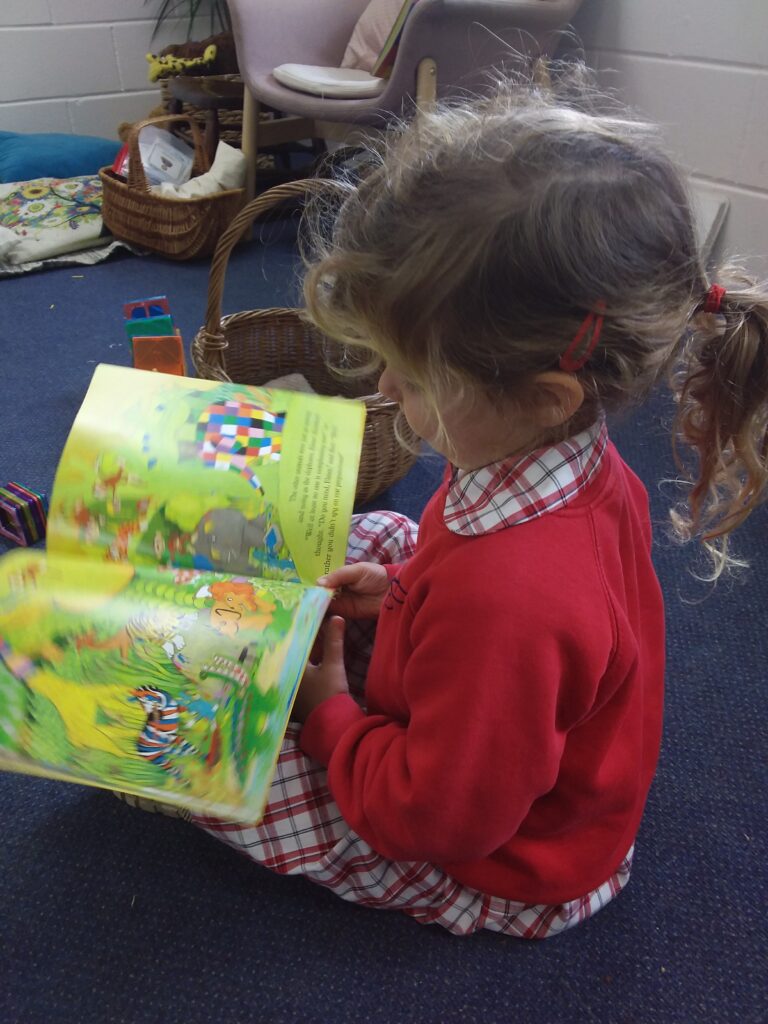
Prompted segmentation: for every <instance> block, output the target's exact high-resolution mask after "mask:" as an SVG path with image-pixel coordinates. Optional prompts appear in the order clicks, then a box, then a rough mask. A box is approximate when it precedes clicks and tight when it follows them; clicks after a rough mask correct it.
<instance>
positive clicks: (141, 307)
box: [123, 295, 171, 320]
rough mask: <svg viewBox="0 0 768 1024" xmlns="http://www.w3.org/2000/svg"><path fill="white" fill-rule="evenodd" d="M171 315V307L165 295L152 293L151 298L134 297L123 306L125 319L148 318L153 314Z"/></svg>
mask: <svg viewBox="0 0 768 1024" xmlns="http://www.w3.org/2000/svg"><path fill="white" fill-rule="evenodd" d="M163 314H165V315H166V316H170V315H171V307H170V306H169V305H168V299H167V298H166V297H165V295H154V296H153V297H152V298H151V299H134V300H133V302H126V303H125V305H124V306H123V317H124V318H125V319H126V320H149V319H150V317H153V316H162V315H163Z"/></svg>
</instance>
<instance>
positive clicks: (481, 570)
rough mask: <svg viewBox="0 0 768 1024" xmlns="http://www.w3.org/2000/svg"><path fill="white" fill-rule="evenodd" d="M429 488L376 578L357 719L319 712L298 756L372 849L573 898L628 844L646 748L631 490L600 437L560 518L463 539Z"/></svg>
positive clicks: (651, 734)
mask: <svg viewBox="0 0 768 1024" xmlns="http://www.w3.org/2000/svg"><path fill="white" fill-rule="evenodd" d="M447 486H448V485H447V483H446V484H444V485H443V487H442V488H441V489H440V490H439V491H438V492H437V493H436V494H435V495H434V496H433V498H432V500H431V501H430V503H429V504H428V505H427V508H426V509H425V511H424V515H423V517H422V520H421V524H420V529H419V540H418V545H417V550H416V553H415V555H414V556H413V557H412V558H411V559H410V560H409V561H407V562H405V563H403V564H402V565H401V566H398V567H396V570H397V571H396V573H395V574H393V576H394V578H393V581H392V587H391V590H390V595H389V597H388V598H387V600H386V601H385V602H384V606H383V608H382V611H381V614H380V617H379V622H378V627H377V635H376V643H375V645H374V651H373V656H372V659H371V663H370V668H369V672H368V676H367V680H366V697H367V701H368V713H367V714H365V713H364V712H363V711H361V710H360V708H359V707H358V706H357V704H356V703H355V702H354V701H353V700H352V698H351V697H348V696H346V695H340V696H337V697H333V698H331V699H330V700H327V701H324V702H323V703H322V704H321V705H319V706H318V707H317V708H316V709H315V710H314V711H313V712H312V713H311V715H310V716H309V718H308V720H307V722H306V724H305V726H304V728H303V730H302V733H301V746H302V748H303V750H304V751H305V753H307V754H308V755H309V756H311V757H313V758H314V759H316V760H317V761H319V762H321V763H322V764H324V765H327V767H328V779H329V786H330V789H331V793H332V794H333V797H334V799H335V800H336V802H337V803H338V806H339V808H340V810H341V812H342V814H343V815H344V818H345V820H346V821H347V823H348V824H349V825H350V827H351V828H352V829H353V830H355V831H356V832H357V833H358V834H359V835H360V836H362V837H363V839H365V840H366V841H367V842H368V843H370V845H371V846H372V847H373V848H374V849H375V850H377V851H378V852H379V853H380V854H382V855H383V856H385V857H387V858H389V859H392V860H401V861H402V860H413V861H427V862H430V863H434V864H436V865H438V866H439V867H440V868H442V869H443V870H444V871H446V872H447V873H448V874H449V875H451V876H452V877H454V878H456V879H457V880H458V881H459V882H461V883H463V884H464V885H467V886H471V887H473V888H476V889H478V890H480V891H481V892H484V893H488V894H491V895H495V896H501V897H506V898H508V899H514V900H520V901H523V902H525V903H548V904H556V903H561V902H564V901H566V900H570V899H575V898H577V897H579V896H582V895H585V894H586V893H588V892H589V891H590V890H592V889H594V888H596V887H597V886H598V885H600V884H601V883H602V882H604V881H605V880H606V879H607V878H608V877H609V876H610V875H611V874H612V873H613V872H614V870H615V869H616V868H617V866H618V864H619V862H620V861H621V860H622V858H623V857H624V855H625V854H626V853H627V850H628V849H629V847H630V846H631V844H632V842H633V841H634V838H635V834H636V832H637V829H638V826H639V824H640V818H641V815H642V812H643V807H644V804H645V800H646V796H647V793H648V789H649V786H650V784H651V780H652V778H653V774H654V770H655V766H656V760H657V756H658V750H659V743H660V737H661V718H662V696H663V675H664V615H663V606H662V599H661V593H660V588H659V584H658V581H657V579H656V575H655V573H654V570H653V566H652V564H651V557H650V541H651V537H650V524H649V512H648V500H647V495H646V493H645V489H644V488H643V485H642V484H641V483H640V481H639V480H638V479H637V478H636V477H635V476H634V474H633V473H632V472H631V470H629V469H628V467H627V466H626V465H625V464H624V462H623V461H622V460H621V458H620V456H619V455H618V453H617V452H616V450H615V448H613V446H612V445H609V447H608V450H607V451H606V454H605V457H604V459H603V461H602V464H601V466H600V468H599V470H598V471H597V472H596V473H595V475H594V477H593V478H592V480H590V482H589V483H588V484H587V486H586V487H585V488H584V490H582V491H581V492H580V493H579V494H578V495H577V496H576V497H575V498H574V499H573V500H572V501H571V502H570V503H569V504H568V505H566V506H565V507H564V508H560V509H557V510H555V511H551V512H548V513H547V514H545V515H542V516H541V517H540V518H537V519H533V520H531V521H529V522H526V523H521V524H519V525H515V526H512V527H509V528H507V529H502V530H499V531H498V532H492V533H486V534H483V535H481V536H474V537H472V536H463V535H460V534H457V533H454V532H451V530H449V529H448V527H447V526H446V525H445V522H444V519H443V510H444V507H445V499H446V493H447Z"/></svg>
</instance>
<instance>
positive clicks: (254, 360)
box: [192, 179, 418, 501]
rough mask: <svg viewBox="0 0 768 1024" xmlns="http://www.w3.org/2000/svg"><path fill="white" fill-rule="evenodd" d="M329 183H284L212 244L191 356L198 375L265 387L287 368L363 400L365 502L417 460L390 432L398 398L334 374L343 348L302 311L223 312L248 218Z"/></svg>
mask: <svg viewBox="0 0 768 1024" xmlns="http://www.w3.org/2000/svg"><path fill="white" fill-rule="evenodd" d="M327 188H328V184H327V182H323V181H322V180H321V179H305V180H303V181H296V182H288V183H286V184H284V185H278V186H277V187H275V188H272V189H270V190H269V191H268V192H264V193H263V194H262V195H261V196H259V197H258V198H257V199H254V200H253V201H252V202H251V203H249V204H248V205H247V206H246V207H244V208H243V209H242V210H241V211H240V213H239V214H238V215H237V217H236V218H235V219H234V221H233V222H232V224H231V225H230V227H229V228H228V229H227V230H226V231H225V233H224V234H223V235H222V236H221V239H220V240H219V244H218V246H217V247H216V252H215V254H214V257H213V261H212V263H211V274H210V279H209V284H208V307H207V310H206V317H205V325H204V326H203V327H201V328H200V330H199V331H198V332H197V334H196V335H195V338H194V341H193V342H192V362H193V363H194V366H195V369H196V370H197V373H198V376H200V377H205V378H208V379H210V380H223V381H234V382H236V383H238V384H259V385H264V384H266V383H267V382H268V381H270V380H273V379H274V378H276V377H282V376H284V375H285V374H288V373H301V374H303V375H304V377H305V378H306V379H307V381H308V382H309V384H310V385H311V386H312V388H313V389H314V390H315V391H316V392H317V393H318V394H321V395H341V396H342V397H344V398H356V399H358V400H360V401H362V402H364V403H365V408H366V418H365V435H364V438H363V451H362V456H361V460H360V472H359V475H358V480H357V490H356V494H355V497H356V499H357V500H358V501H370V500H371V498H374V497H375V496H376V495H377V494H380V493H381V492H382V491H384V490H386V489H387V487H389V486H390V484H392V483H394V482H395V480H399V479H400V477H402V476H404V475H405V473H407V472H408V470H409V469H410V468H411V466H412V465H413V463H414V461H415V459H416V455H415V453H414V452H413V451H410V450H409V448H408V447H405V446H404V444H403V443H401V441H400V440H399V439H398V437H397V436H396V434H395V419H396V417H397V413H398V406H397V404H396V403H395V402H393V401H391V400H390V399H388V398H386V397H385V396H384V395H382V394H381V393H380V392H377V391H376V390H375V388H376V378H375V377H373V378H371V377H368V378H365V377H355V376H347V375H344V376H340V375H339V374H337V373H334V371H333V370H332V369H331V367H332V366H333V365H339V364H340V363H341V362H342V358H343V357H344V356H346V358H345V359H344V363H345V365H349V363H350V358H349V353H345V352H344V350H343V349H342V348H341V347H340V346H339V345H337V344H336V343H335V342H333V341H331V340H330V339H328V338H326V337H324V336H323V335H322V334H320V333H318V332H317V331H316V330H315V329H314V328H313V327H311V326H310V325H309V324H307V323H306V322H305V321H304V320H303V319H302V317H301V311H300V310H298V309H252V310H248V311H246V312H242V313H232V314H230V315H229V316H225V317H222V315H221V305H222V296H223V292H224V278H225V274H226V270H227V264H228V261H229V256H230V253H231V252H232V249H233V248H234V246H235V244H236V243H237V241H238V240H239V239H240V238H241V236H242V235H243V234H244V233H245V231H247V230H248V228H249V227H250V226H251V224H252V223H253V222H254V220H255V219H256V218H257V217H259V216H260V215H262V214H264V213H266V212H267V211H268V210H272V209H273V208H274V207H276V206H278V205H279V204H280V203H282V202H284V201H286V200H290V199H293V200H296V199H297V198H305V197H306V194H307V193H312V192H319V191H322V190H323V189H327ZM352 358H353V359H354V355H353V357H352ZM398 430H399V433H400V436H401V437H402V440H403V442H405V443H406V444H407V445H408V446H409V447H414V448H416V447H417V445H418V438H417V437H416V435H415V434H413V433H412V432H411V431H410V428H409V427H408V425H407V423H405V421H404V420H401V422H400V423H399V424H398Z"/></svg>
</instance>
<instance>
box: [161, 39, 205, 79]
mask: <svg viewBox="0 0 768 1024" xmlns="http://www.w3.org/2000/svg"><path fill="white" fill-rule="evenodd" d="M216 53H217V50H216V45H215V44H214V43H211V45H210V46H206V48H205V50H203V53H202V54H201V56H199V57H175V56H174V55H173V54H171V53H169V54H165V55H163V54H156V53H148V54H147V60H148V61H149V80H150V82H156V81H158V79H160V78H170V77H172V76H173V75H181V74H185V73H186V72H188V71H191V70H201V71H202V70H203V69H208V68H209V67H210V65H212V64H213V63H214V62H215V60H216Z"/></svg>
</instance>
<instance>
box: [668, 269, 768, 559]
mask: <svg viewBox="0 0 768 1024" xmlns="http://www.w3.org/2000/svg"><path fill="white" fill-rule="evenodd" d="M733 280H734V282H738V285H743V286H744V287H736V288H734V289H732V288H730V287H728V288H727V289H723V288H721V287H719V286H717V285H713V286H712V288H710V290H709V292H706V293H705V294H703V295H702V296H701V297H700V299H699V301H698V302H697V303H696V305H695V306H694V309H693V315H692V317H691V321H690V326H689V330H688V332H687V333H686V336H685V338H684V341H683V344H682V349H681V351H680V353H679V356H678V358H677V360H676V363H675V366H674V367H673V373H672V378H671V384H672V390H673V392H674V395H675V399H676V401H677V405H678V409H677V416H676V419H675V425H674V449H675V461H676V462H677V465H678V468H679V469H680V470H681V472H683V473H684V475H685V476H686V478H687V480H688V481H689V482H690V484H691V490H690V492H689V495H688V499H687V503H686V504H687V507H686V508H684V509H676V510H675V511H674V512H673V513H672V521H673V525H674V527H675V530H676V532H677V533H678V535H679V536H680V537H681V538H685V539H688V538H690V537H691V536H694V535H698V536H700V537H701V540H702V541H703V543H704V545H705V547H706V548H707V549H708V551H709V552H710V554H711V556H712V558H713V561H714V573H713V575H712V577H711V578H712V579H716V578H717V577H718V576H720V574H721V573H722V572H723V571H724V570H727V569H729V568H731V567H733V566H734V565H735V564H737V563H736V561H735V560H734V559H733V558H731V557H730V556H729V554H728V538H729V534H730V533H731V532H732V531H733V530H734V529H735V528H736V527H737V526H739V525H740V524H741V523H742V522H744V520H745V519H746V518H747V516H748V515H749V514H750V512H752V511H753V510H754V509H755V508H756V506H757V505H758V504H759V503H760V501H761V500H762V499H763V498H764V497H765V496H766V493H767V492H768V289H763V290H760V289H759V288H757V287H756V286H755V285H754V284H753V282H751V281H748V280H745V279H738V278H734V279H733ZM684 446H687V447H688V449H692V450H693V452H694V453H695V465H694V466H693V467H690V466H688V465H686V460H685V458H684V454H683V452H684Z"/></svg>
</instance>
